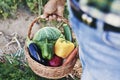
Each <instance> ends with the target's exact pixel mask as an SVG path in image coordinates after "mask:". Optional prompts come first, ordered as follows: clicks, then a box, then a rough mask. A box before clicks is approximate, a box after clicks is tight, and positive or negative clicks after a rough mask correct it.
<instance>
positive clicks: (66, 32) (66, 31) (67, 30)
mask: <svg viewBox="0 0 120 80" xmlns="http://www.w3.org/2000/svg"><path fill="white" fill-rule="evenodd" d="M63 29H64V35H65V39H66V40H68V41H71V42H72V33H71V30H70V27H69V26H68V25H67V24H64V25H63Z"/></svg>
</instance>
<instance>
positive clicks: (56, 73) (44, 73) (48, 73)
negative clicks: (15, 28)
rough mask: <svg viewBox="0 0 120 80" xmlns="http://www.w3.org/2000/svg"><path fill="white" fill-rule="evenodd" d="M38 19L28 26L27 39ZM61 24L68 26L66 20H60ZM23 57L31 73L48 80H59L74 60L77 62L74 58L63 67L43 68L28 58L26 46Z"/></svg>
mask: <svg viewBox="0 0 120 80" xmlns="http://www.w3.org/2000/svg"><path fill="white" fill-rule="evenodd" d="M39 19H41V17H37V18H36V19H35V20H34V21H33V22H32V23H31V25H30V26H29V30H28V38H30V35H31V31H32V27H33V25H34V23H36V22H37V21H38V20H39ZM62 22H64V23H67V24H68V21H67V20H66V19H62ZM30 39H31V38H30ZM25 55H26V58H27V62H28V64H29V66H30V68H31V69H32V70H33V72H34V73H36V74H37V75H39V76H41V77H45V78H49V79H59V78H62V77H65V76H67V75H68V74H69V73H70V72H71V70H72V69H73V67H74V65H75V63H76V60H77V59H76V58H74V59H73V60H72V61H71V62H70V63H68V64H67V65H65V66H59V67H50V66H44V65H42V64H40V63H38V62H36V61H35V60H33V59H32V58H31V57H30V55H29V51H28V49H27V46H26V45H25Z"/></svg>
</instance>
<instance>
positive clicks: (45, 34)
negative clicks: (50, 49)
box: [33, 27, 61, 41]
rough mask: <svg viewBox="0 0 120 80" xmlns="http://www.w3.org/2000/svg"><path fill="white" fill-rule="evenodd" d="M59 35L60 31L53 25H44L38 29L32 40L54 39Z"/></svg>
mask: <svg viewBox="0 0 120 80" xmlns="http://www.w3.org/2000/svg"><path fill="white" fill-rule="evenodd" d="M60 35H61V31H60V30H59V29H57V28H55V27H44V28H41V29H40V30H38V32H36V34H35V35H34V37H33V41H45V40H46V39H47V40H48V41H56V40H57V39H58V38H59V36H60Z"/></svg>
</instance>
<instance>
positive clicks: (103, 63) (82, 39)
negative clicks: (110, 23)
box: [68, 1, 120, 80]
mask: <svg viewBox="0 0 120 80" xmlns="http://www.w3.org/2000/svg"><path fill="white" fill-rule="evenodd" d="M68 4H69V1H68ZM78 4H79V3H76V5H78ZM69 12H70V23H71V25H72V29H73V31H74V33H75V35H76V38H77V41H78V44H79V55H80V61H81V63H82V68H83V73H82V76H81V80H120V33H116V32H111V31H104V30H103V25H104V24H103V22H102V21H101V20H98V21H97V24H96V25H97V29H93V28H90V27H89V26H88V25H87V24H84V23H83V22H80V21H79V20H78V19H77V18H75V16H74V15H73V13H72V11H71V9H70V6H69Z"/></svg>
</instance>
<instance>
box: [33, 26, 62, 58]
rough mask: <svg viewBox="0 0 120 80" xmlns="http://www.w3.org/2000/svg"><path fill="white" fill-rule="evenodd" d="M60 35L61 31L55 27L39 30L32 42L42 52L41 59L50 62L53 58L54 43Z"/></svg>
mask: <svg viewBox="0 0 120 80" xmlns="http://www.w3.org/2000/svg"><path fill="white" fill-rule="evenodd" d="M60 35H61V31H60V30H59V29H57V28H55V27H44V28H41V29H40V30H39V31H38V32H36V34H35V35H34V37H33V41H34V42H35V43H36V44H37V45H38V47H39V48H40V49H41V51H42V57H43V58H44V59H48V60H50V59H51V58H52V56H53V54H54V53H53V52H54V51H53V49H54V43H55V41H56V40H57V39H58V38H59V36H60Z"/></svg>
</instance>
